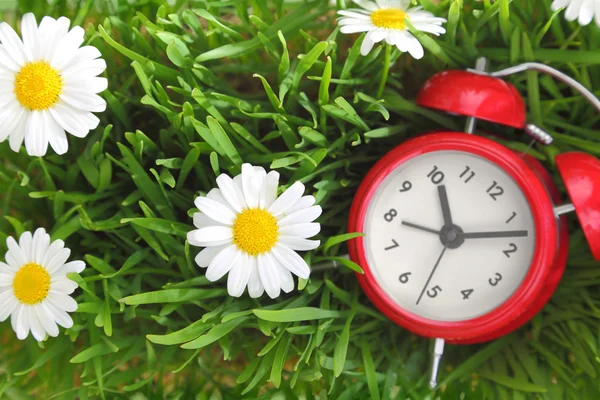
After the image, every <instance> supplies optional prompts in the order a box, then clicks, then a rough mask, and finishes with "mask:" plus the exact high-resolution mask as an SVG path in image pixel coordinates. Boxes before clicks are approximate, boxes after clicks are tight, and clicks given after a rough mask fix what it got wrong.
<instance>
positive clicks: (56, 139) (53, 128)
mask: <svg viewBox="0 0 600 400" xmlns="http://www.w3.org/2000/svg"><path fill="white" fill-rule="evenodd" d="M42 115H43V118H44V122H45V124H44V125H45V126H46V129H47V135H46V136H47V137H48V141H49V143H50V146H51V147H52V149H53V150H54V151H55V152H56V154H58V155H62V154H65V153H66V152H67V150H69V140H68V139H67V134H66V133H65V130H64V129H63V128H61V127H60V126H59V125H58V124H57V123H56V121H54V118H52V115H51V114H50V113H49V112H47V111H43V112H42Z"/></svg>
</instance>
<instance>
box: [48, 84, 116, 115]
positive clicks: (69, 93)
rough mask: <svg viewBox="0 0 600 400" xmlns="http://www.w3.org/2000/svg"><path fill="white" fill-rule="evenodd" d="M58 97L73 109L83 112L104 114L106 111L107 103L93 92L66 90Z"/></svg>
mask: <svg viewBox="0 0 600 400" xmlns="http://www.w3.org/2000/svg"><path fill="white" fill-rule="evenodd" d="M58 97H60V99H61V100H62V101H64V102H65V103H66V104H68V105H70V106H71V107H73V108H76V109H79V110H82V111H91V112H103V111H105V110H106V101H105V100H104V99H103V98H102V97H100V96H98V95H97V94H93V93H91V92H87V93H86V92H81V91H80V92H78V91H75V90H68V88H65V89H64V90H63V92H62V93H61V94H60V95H59V96H58Z"/></svg>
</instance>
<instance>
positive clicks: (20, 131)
mask: <svg viewBox="0 0 600 400" xmlns="http://www.w3.org/2000/svg"><path fill="white" fill-rule="evenodd" d="M21 110H22V111H23V112H22V113H21V114H19V116H18V117H17V119H16V124H15V125H14V128H13V129H12V131H11V132H10V133H9V134H8V145H9V146H10V149H11V150H12V151H14V152H15V153H18V152H19V150H20V149H21V145H22V144H23V139H24V138H25V128H26V127H27V121H28V120H29V112H28V111H25V109H21Z"/></svg>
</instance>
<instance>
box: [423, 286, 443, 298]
mask: <svg viewBox="0 0 600 400" xmlns="http://www.w3.org/2000/svg"><path fill="white" fill-rule="evenodd" d="M441 291H442V288H441V287H439V286H437V285H435V286H434V287H432V288H431V289H429V290H428V291H427V296H429V297H431V298H432V299H433V298H434V297H437V295H438V293H439V292H441Z"/></svg>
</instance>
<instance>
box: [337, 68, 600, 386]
mask: <svg viewBox="0 0 600 400" xmlns="http://www.w3.org/2000/svg"><path fill="white" fill-rule="evenodd" d="M484 64H485V60H480V61H478V68H477V69H476V70H468V71H446V72H442V73H440V74H437V75H435V76H433V77H432V78H431V79H430V80H429V81H428V82H427V83H426V84H425V86H424V87H423V89H422V91H421V92H420V94H419V96H418V98H417V103H418V104H419V105H421V106H424V107H429V108H433V109H437V110H441V111H445V112H448V113H452V114H459V115H464V116H467V117H469V119H468V121H469V122H468V124H467V129H466V131H467V132H441V133H432V134H425V135H422V136H419V137H416V138H414V139H412V140H408V141H406V142H404V143H402V144H401V145H399V146H398V147H396V148H395V149H393V150H392V151H390V152H389V153H388V154H387V155H385V156H384V157H383V158H382V159H381V160H380V161H379V162H378V163H377V164H376V165H375V166H374V167H373V168H372V169H371V170H370V171H369V173H368V174H367V176H366V177H365V179H364V180H363V182H362V184H361V185H360V187H359V189H358V192H357V194H356V197H355V199H354V202H353V204H352V209H351V212H350V219H349V223H348V225H349V227H348V229H349V231H350V232H363V233H365V236H364V237H361V238H356V239H353V240H352V241H351V242H350V243H349V248H350V257H351V259H352V260H353V261H355V262H356V263H358V264H359V265H361V267H362V268H363V269H364V274H357V277H358V280H359V282H360V284H361V286H362V288H363V289H364V291H365V292H366V294H367V295H368V297H369V298H370V299H371V301H372V302H373V303H374V304H375V305H376V306H377V307H378V308H379V309H380V310H381V311H382V312H383V313H384V314H385V315H386V316H387V317H388V318H390V319H391V320H392V321H394V322H395V323H397V324H399V325H401V326H403V327H405V328H406V329H408V330H410V331H412V332H414V333H416V334H418V335H421V336H425V337H431V338H436V345H435V354H434V362H433V367H432V379H431V385H432V387H434V386H435V384H436V375H437V369H438V365H439V361H440V358H441V355H442V353H443V347H444V343H445V342H446V341H447V342H449V343H457V344H468V343H477V342H483V341H488V340H492V339H496V338H498V337H500V336H502V335H506V334H508V333H509V332H511V331H513V330H515V329H517V328H518V327H520V326H521V325H523V324H524V323H526V322H527V321H529V320H530V319H531V318H532V317H533V316H534V315H535V314H536V313H537V312H539V311H540V310H541V309H542V307H543V306H544V305H545V304H546V303H547V302H548V300H549V299H550V297H551V295H552V293H553V292H554V290H555V289H556V287H557V285H558V283H559V281H560V278H561V276H562V273H563V271H564V269H565V266H566V262H567V253H568V230H567V226H566V221H565V218H564V217H563V216H562V215H563V214H565V213H566V212H569V211H573V210H575V212H576V213H577V216H578V217H579V221H580V223H581V226H582V228H583V231H584V233H585V236H586V238H587V240H588V243H589V245H590V248H591V250H592V254H593V255H594V257H595V258H596V259H600V161H599V160H597V159H596V158H594V157H592V156H590V155H588V154H585V153H566V154H561V155H558V156H557V157H556V159H555V161H556V166H557V168H558V170H559V172H560V174H561V176H562V179H563V181H564V184H565V186H566V188H567V193H568V195H569V197H570V199H571V202H572V204H567V205H561V198H560V194H559V191H558V189H557V187H556V185H555V184H554V182H553V181H552V178H551V176H550V174H549V173H548V172H547V171H546V170H545V168H544V167H543V166H542V164H541V163H539V162H538V161H537V160H535V159H534V158H533V157H530V156H527V155H524V154H519V153H516V152H514V151H512V150H510V149H508V148H507V147H505V146H503V145H501V144H499V143H497V142H494V141H492V140H490V139H487V138H484V137H481V136H476V135H472V134H471V133H472V132H473V131H474V129H475V121H476V119H483V120H486V121H490V122H494V123H497V124H501V125H507V126H511V127H514V128H519V129H524V130H525V131H526V132H527V133H528V134H530V135H531V136H533V137H534V138H535V139H536V140H538V141H540V142H542V143H544V144H549V143H551V142H552V138H551V136H550V135H549V134H547V133H546V132H544V131H543V130H542V129H540V128H538V127H536V126H534V125H532V124H528V123H527V122H526V112H525V104H524V102H523V99H522V97H521V95H520V94H519V93H518V91H517V89H516V88H515V87H514V86H512V85H511V84H509V83H508V82H505V81H503V80H501V79H499V77H500V76H506V75H509V74H512V73H515V72H520V71H524V70H527V69H536V70H538V71H541V72H545V73H549V74H551V75H552V76H554V77H556V78H558V79H560V80H561V81H563V82H565V83H567V84H568V85H570V86H571V87H573V88H574V89H575V90H577V91H579V92H580V93H582V94H583V95H584V96H585V98H586V99H588V100H589V101H590V102H592V104H594V106H595V107H596V108H597V109H598V110H600V101H598V99H597V98H596V97H594V96H593V95H592V94H591V93H590V92H589V91H588V90H587V89H586V88H585V87H583V86H582V85H581V84H579V83H578V82H576V81H574V80H572V79H571V78H569V77H568V76H566V75H564V74H562V73H561V72H559V71H557V70H554V69H552V68H549V67H547V66H545V65H542V64H536V63H527V64H523V65H520V66H517V67H514V68H510V69H508V70H503V71H499V72H496V73H491V74H488V73H486V72H484V70H485V65H484Z"/></svg>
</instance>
